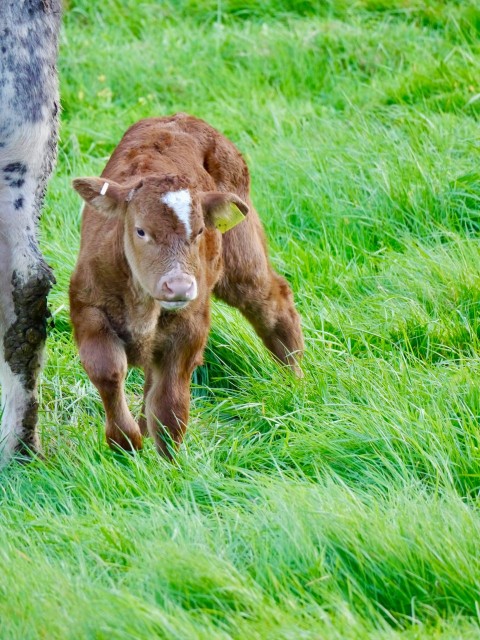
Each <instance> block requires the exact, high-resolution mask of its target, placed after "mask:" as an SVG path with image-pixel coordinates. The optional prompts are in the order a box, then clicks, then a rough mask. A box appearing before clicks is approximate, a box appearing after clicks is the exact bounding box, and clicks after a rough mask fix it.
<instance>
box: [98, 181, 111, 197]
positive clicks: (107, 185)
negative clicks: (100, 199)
mask: <svg viewBox="0 0 480 640" xmlns="http://www.w3.org/2000/svg"><path fill="white" fill-rule="evenodd" d="M109 186H110V185H109V184H108V182H105V183H104V185H103V187H102V190H101V191H100V195H101V196H104V195H105V194H106V193H107V189H108V187H109Z"/></svg>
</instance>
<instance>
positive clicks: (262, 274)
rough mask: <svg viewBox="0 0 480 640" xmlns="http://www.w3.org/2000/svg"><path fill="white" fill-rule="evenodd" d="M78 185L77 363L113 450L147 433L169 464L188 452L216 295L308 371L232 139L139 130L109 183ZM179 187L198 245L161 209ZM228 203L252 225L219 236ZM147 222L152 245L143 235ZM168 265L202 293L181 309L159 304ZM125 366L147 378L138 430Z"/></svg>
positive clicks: (150, 126) (172, 129) (150, 127)
mask: <svg viewBox="0 0 480 640" xmlns="http://www.w3.org/2000/svg"><path fill="white" fill-rule="evenodd" d="M106 181H107V182H108V184H109V186H108V190H107V193H106V194H105V195H104V196H102V195H101V194H100V191H101V188H102V186H103V185H104V183H105V182H106ZM74 186H75V188H76V189H77V191H79V193H80V194H81V195H82V197H83V198H84V199H85V200H86V202H87V206H86V207H85V209H84V213H83V222H82V238H81V248H80V255H79V259H78V263H77V266H76V269H75V272H74V274H73V276H72V279H71V285H70V312H71V318H72V322H73V326H74V331H75V338H76V340H77V343H78V346H79V350H80V358H81V361H82V363H83V365H84V367H85V369H86V371H87V373H88V375H89V377H90V379H91V380H92V382H93V383H94V385H95V386H96V387H97V389H98V390H99V392H100V395H101V397H102V401H103V403H104V406H105V412H106V420H107V426H106V433H107V440H108V442H109V443H110V444H111V445H117V446H120V447H122V448H125V449H129V448H135V449H138V448H140V447H141V433H144V434H145V433H147V431H148V432H149V433H150V434H151V435H152V437H153V438H154V439H155V442H156V445H157V448H158V450H159V452H160V453H162V454H164V455H167V456H170V455H171V447H170V444H173V445H174V446H177V445H179V444H180V442H181V440H182V437H183V435H184V432H185V429H186V425H187V421H188V413H189V402H190V378H191V374H192V372H193V370H194V368H195V367H196V366H197V365H199V364H200V363H201V362H202V357H203V351H204V348H205V344H206V341H207V336H208V331H209V327H210V295H211V293H212V292H213V293H215V295H217V296H218V297H219V298H221V299H222V300H225V301H226V302H228V303H229V304H231V305H233V306H235V307H237V308H238V309H240V311H241V312H242V313H243V314H244V315H245V317H246V318H248V319H249V320H250V322H251V323H252V324H253V326H254V327H255V330H256V331H257V333H258V334H259V336H260V337H261V338H262V340H263V341H264V343H265V345H266V346H267V347H268V348H269V349H270V351H271V352H272V353H273V354H274V355H275V356H276V358H278V359H279V360H280V361H281V362H283V363H285V364H288V365H290V366H291V367H292V368H293V369H294V370H295V371H296V372H297V373H300V370H299V368H298V359H299V358H300V357H301V353H302V349H303V338H302V333H301V329H300V321H299V317H298V314H297V312H296V311H295V308H294V305H293V296H292V293H291V290H290V288H289V286H288V285H287V283H286V281H285V280H284V279H283V278H281V277H280V276H279V275H277V274H276V273H275V272H274V271H273V270H272V268H271V266H270V264H269V262H268V257H267V250H266V243H265V238H264V234H263V230H262V227H261V223H260V220H259V218H258V215H257V213H256V211H255V209H254V208H253V206H252V203H251V201H250V196H249V186H250V178H249V173H248V169H247V166H246V164H245V162H244V160H243V158H242V156H241V154H240V153H239V152H238V150H237V149H236V147H235V146H234V145H233V144H232V143H231V142H230V141H229V140H227V139H226V138H225V137H224V136H222V135H221V134H220V133H219V132H218V131H216V130H215V129H213V128H212V127H211V126H209V125H208V124H207V123H205V122H203V121H202V120H199V119H197V118H193V117H191V116H187V115H185V114H177V115H174V116H171V117H166V118H151V119H148V120H142V121H140V122H138V123H137V124H135V125H133V126H132V127H131V128H130V129H129V130H128V131H127V132H126V134H125V135H124V137H123V139H122V140H121V142H120V144H119V145H118V147H117V148H116V149H115V151H114V153H113V155H112V157H111V158H110V160H109V162H108V164H107V166H106V167H105V170H104V171H103V173H102V177H101V178H96V179H95V178H89V179H78V180H76V181H74ZM181 189H188V190H189V193H190V195H191V198H192V205H191V214H190V225H191V231H192V233H191V238H190V241H187V240H186V238H185V237H184V236H185V234H186V230H185V226H184V225H183V223H182V222H181V220H180V219H179V218H178V216H175V215H172V212H171V211H170V210H169V209H168V207H165V206H162V205H161V198H162V197H163V196H162V194H165V193H168V192H171V191H179V190H181ZM230 203H234V205H236V207H237V208H238V209H240V210H241V211H242V213H244V214H247V215H246V217H245V219H244V220H243V221H242V222H241V223H240V224H237V226H235V227H234V228H232V229H230V230H229V231H227V232H226V233H225V234H224V235H222V234H221V233H220V232H219V231H218V230H217V229H216V228H215V225H216V221H217V219H218V217H219V216H221V215H223V212H225V211H226V207H227V206H229V205H230ZM140 224H141V228H142V230H144V233H145V232H146V233H147V238H148V241H145V238H139V237H137V236H138V233H137V231H136V228H137V229H138V228H139V225H140ZM172 264H173V265H178V269H177V267H175V269H177V271H178V273H179V274H180V275H179V276H178V277H179V278H184V277H187V276H188V277H192V278H194V279H195V280H196V284H197V297H196V298H195V299H193V300H191V301H189V302H188V303H187V304H186V306H185V307H184V308H182V309H180V310H178V311H169V310H165V309H163V308H162V307H161V306H160V303H159V301H158V300H159V299H160V297H161V295H162V293H159V285H158V283H159V282H160V281H161V278H162V277H164V276H165V273H167V272H168V273H171V269H172ZM169 270H170V271H169ZM175 273H177V272H175ZM169 282H170V286H172V287H173V286H174V285H173V284H171V282H173V280H172V281H169ZM162 291H163V290H162ZM167 291H169V289H168V287H167ZM182 299H183V298H182ZM182 304H183V302H182ZM129 365H131V366H140V367H142V368H143V369H144V371H145V398H144V416H143V417H142V418H141V419H140V427H139V426H138V425H137V423H136V422H135V420H134V419H133V417H132V415H131V414H130V411H129V409H128V407H127V403H126V399H125V395H124V389H123V386H124V380H125V375H126V372H127V367H128V366H129ZM169 440H170V441H171V442H170V443H169Z"/></svg>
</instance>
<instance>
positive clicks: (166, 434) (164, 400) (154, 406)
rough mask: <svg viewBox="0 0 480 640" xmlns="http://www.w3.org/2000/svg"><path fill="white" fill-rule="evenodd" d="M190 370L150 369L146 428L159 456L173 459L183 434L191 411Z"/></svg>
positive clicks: (146, 404)
mask: <svg viewBox="0 0 480 640" xmlns="http://www.w3.org/2000/svg"><path fill="white" fill-rule="evenodd" d="M190 376H191V372H184V373H182V374H181V375H179V374H178V373H176V372H175V371H174V370H171V369H170V370H167V371H161V370H159V369H153V372H152V384H151V386H150V390H149V392H148V395H147V397H146V401H145V407H146V415H147V427H148V431H149V433H150V435H151V436H152V438H153V439H154V441H155V446H156V447H157V451H158V452H159V453H160V455H163V456H165V457H167V458H170V459H171V458H172V457H173V453H174V451H175V449H177V448H178V447H179V446H180V444H181V442H182V440H183V436H184V435H185V431H186V429H187V422H188V414H189V410H190Z"/></svg>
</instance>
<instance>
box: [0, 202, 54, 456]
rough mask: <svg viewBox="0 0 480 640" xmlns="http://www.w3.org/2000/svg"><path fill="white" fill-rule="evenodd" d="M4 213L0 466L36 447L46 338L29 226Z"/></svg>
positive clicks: (44, 270)
mask: <svg viewBox="0 0 480 640" xmlns="http://www.w3.org/2000/svg"><path fill="white" fill-rule="evenodd" d="M5 214H6V207H5V208H4V209H3V211H1V212H0V265H1V276H0V320H1V322H0V384H1V387H2V407H3V413H2V421H1V430H0V460H2V461H6V460H8V459H9V458H10V457H11V456H12V455H13V454H14V453H21V454H26V453H30V452H35V451H37V450H38V448H39V442H38V435H37V432H36V423H37V411H38V400H37V379H38V374H39V371H40V368H41V364H42V357H43V350H44V344H45V337H46V323H47V294H48V291H49V289H50V286H51V282H52V275H51V272H50V269H49V267H48V266H47V265H46V263H45V261H44V260H43V258H42V256H41V254H40V252H39V251H38V248H37V244H36V240H35V237H34V235H33V231H32V228H31V226H29V225H26V226H25V225H24V223H23V222H20V224H19V225H18V226H17V225H16V222H15V218H13V217H12V216H10V215H5ZM21 217H22V216H19V217H18V218H21ZM17 220H18V219H17ZM16 226H17V229H15V227H16ZM27 227H28V228H29V229H30V232H29V230H28V229H27ZM12 232H13V233H12Z"/></svg>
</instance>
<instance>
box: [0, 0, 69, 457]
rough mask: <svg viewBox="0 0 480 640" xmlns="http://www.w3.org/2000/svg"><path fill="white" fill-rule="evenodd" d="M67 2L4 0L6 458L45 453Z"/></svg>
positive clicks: (0, 239) (1, 270) (1, 179)
mask: <svg viewBox="0 0 480 640" xmlns="http://www.w3.org/2000/svg"><path fill="white" fill-rule="evenodd" d="M60 17H61V2H60V0H0V384H1V387H2V407H3V412H2V421H1V430H0V460H1V461H2V462H5V461H6V460H8V459H9V458H11V457H12V455H13V454H15V453H17V452H18V453H20V454H22V453H28V452H34V451H36V450H38V435H37V429H36V425H37V412H38V400H37V380H38V375H39V371H40V368H41V364H42V355H43V350H44V344H45V337H46V324H47V314H48V311H47V294H48V291H49V290H50V287H51V283H52V281H53V276H52V273H51V271H50V268H49V267H48V265H47V264H46V262H45V261H44V259H43V257H42V255H41V253H40V250H39V248H38V242H37V226H38V220H39V217H40V210H41V207H42V203H43V198H44V194H45V188H46V184H47V180H48V177H49V176H50V173H51V171H52V168H53V165H54V162H55V157H56V148H57V126H58V109H59V100H58V79H57V70H56V61H57V48H58V32H59V28H60Z"/></svg>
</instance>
